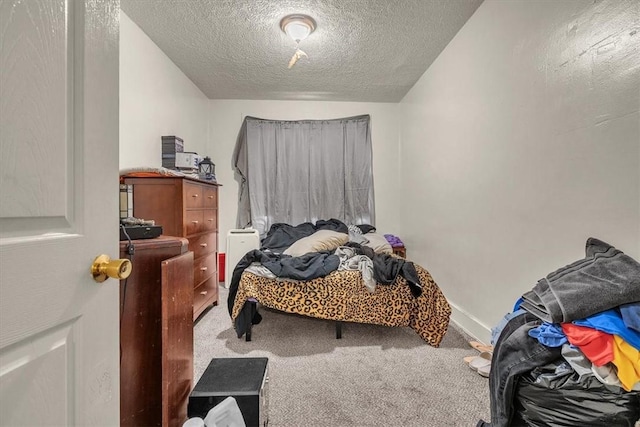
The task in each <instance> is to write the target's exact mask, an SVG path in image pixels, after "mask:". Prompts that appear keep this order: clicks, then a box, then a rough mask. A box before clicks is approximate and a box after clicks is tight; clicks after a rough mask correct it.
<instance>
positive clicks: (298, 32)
mask: <svg viewBox="0 0 640 427" xmlns="http://www.w3.org/2000/svg"><path fill="white" fill-rule="evenodd" d="M280 28H281V29H282V31H284V32H285V33H286V34H287V35H288V36H289V37H291V38H292V39H293V40H295V41H296V42H297V43H299V42H300V41H302V40H304V39H306V38H307V37H308V36H309V34H311V33H312V32H313V31H314V30H315V29H316V22H315V21H314V20H313V18H311V17H310V16H307V15H288V16H285V17H284V18H282V20H281V21H280Z"/></svg>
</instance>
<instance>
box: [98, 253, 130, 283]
mask: <svg viewBox="0 0 640 427" xmlns="http://www.w3.org/2000/svg"><path fill="white" fill-rule="evenodd" d="M131 270H133V265H132V264H131V261H129V260H128V259H113V260H112V259H111V258H109V256H108V255H99V256H98V257H96V259H94V260H93V264H92V265H91V275H92V276H93V280H95V281H96V282H99V283H101V282H104V281H105V280H107V278H109V277H111V278H113V279H120V280H122V279H126V278H127V277H129V275H130V274H131Z"/></svg>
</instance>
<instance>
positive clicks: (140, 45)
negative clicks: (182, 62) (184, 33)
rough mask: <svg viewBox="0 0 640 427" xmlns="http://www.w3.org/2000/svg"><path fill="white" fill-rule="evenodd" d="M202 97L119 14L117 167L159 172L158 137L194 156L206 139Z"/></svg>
mask: <svg viewBox="0 0 640 427" xmlns="http://www.w3.org/2000/svg"><path fill="white" fill-rule="evenodd" d="M208 102H209V100H208V98H207V97H206V96H205V95H204V94H203V93H202V92H201V91H200V90H199V89H198V88H197V87H196V86H195V85H194V84H193V83H192V82H191V80H189V79H188V78H187V77H186V76H185V75H184V74H183V73H182V71H180V69H179V68H178V67H177V66H176V65H175V64H174V63H173V62H171V60H170V59H169V58H168V57H167V56H166V55H165V54H164V53H163V52H162V51H161V50H160V48H158V46H156V44H155V43H153V42H152V41H151V39H149V37H148V36H147V35H146V34H145V33H144V32H143V31H142V30H141V29H140V28H139V27H138V26H137V25H136V24H135V23H134V22H133V21H131V19H130V18H129V17H128V16H127V15H126V14H125V13H124V12H120V168H121V169H124V168H130V167H140V166H145V167H160V166H161V165H162V158H161V155H162V148H161V147H162V146H161V136H162V135H176V136H179V137H180V138H182V139H183V140H184V145H185V151H196V152H200V151H201V150H203V149H204V147H205V144H206V141H207V139H208V133H207V132H208V120H209V114H208Z"/></svg>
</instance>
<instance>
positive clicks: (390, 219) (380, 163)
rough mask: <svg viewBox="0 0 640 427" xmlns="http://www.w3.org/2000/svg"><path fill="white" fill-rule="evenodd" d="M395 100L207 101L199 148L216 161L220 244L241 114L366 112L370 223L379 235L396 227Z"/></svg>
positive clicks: (234, 191)
mask: <svg viewBox="0 0 640 427" xmlns="http://www.w3.org/2000/svg"><path fill="white" fill-rule="evenodd" d="M397 112H398V104H391V103H389V104H387V103H361V102H321V101H247V100H211V101H210V109H209V113H210V135H211V140H210V142H209V145H208V146H207V148H206V149H205V150H204V152H205V153H206V154H208V155H209V156H210V157H211V159H212V161H213V162H214V163H215V164H216V178H217V180H218V183H220V184H222V185H223V186H222V187H220V188H219V190H220V192H219V194H220V199H219V200H220V215H219V222H220V226H219V230H220V241H219V243H220V248H221V251H225V248H226V235H227V232H228V231H229V229H232V228H236V216H237V211H238V182H237V181H236V180H235V178H234V172H233V168H232V164H231V161H232V159H231V157H232V154H233V149H234V147H235V144H236V139H237V137H238V132H239V131H240V126H241V125H242V121H243V120H244V117H245V116H254V117H260V118H265V119H276V120H304V119H334V118H340V117H350V116H355V115H360V114H370V115H371V141H372V144H373V171H374V186H375V198H376V226H377V227H378V229H379V230H380V231H383V232H385V233H394V234H397V233H398V232H399V229H400V222H399V210H400V209H402V206H400V205H399V203H400V200H401V199H400V198H399V193H398V187H399V181H398V176H399V170H398V162H399V152H398V132H399V129H398V114H397Z"/></svg>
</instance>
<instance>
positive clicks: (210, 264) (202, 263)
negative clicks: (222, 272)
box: [193, 252, 217, 284]
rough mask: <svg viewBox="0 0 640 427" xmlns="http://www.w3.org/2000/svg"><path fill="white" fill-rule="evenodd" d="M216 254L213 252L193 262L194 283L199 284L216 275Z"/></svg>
mask: <svg viewBox="0 0 640 427" xmlns="http://www.w3.org/2000/svg"><path fill="white" fill-rule="evenodd" d="M216 255H217V254H216V253H215V252H211V253H210V254H208V255H205V256H203V257H201V258H198V259H196V260H195V261H194V262H193V283H194V284H198V283H200V282H202V281H203V280H205V279H207V278H209V277H211V276H213V275H215V273H216Z"/></svg>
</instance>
